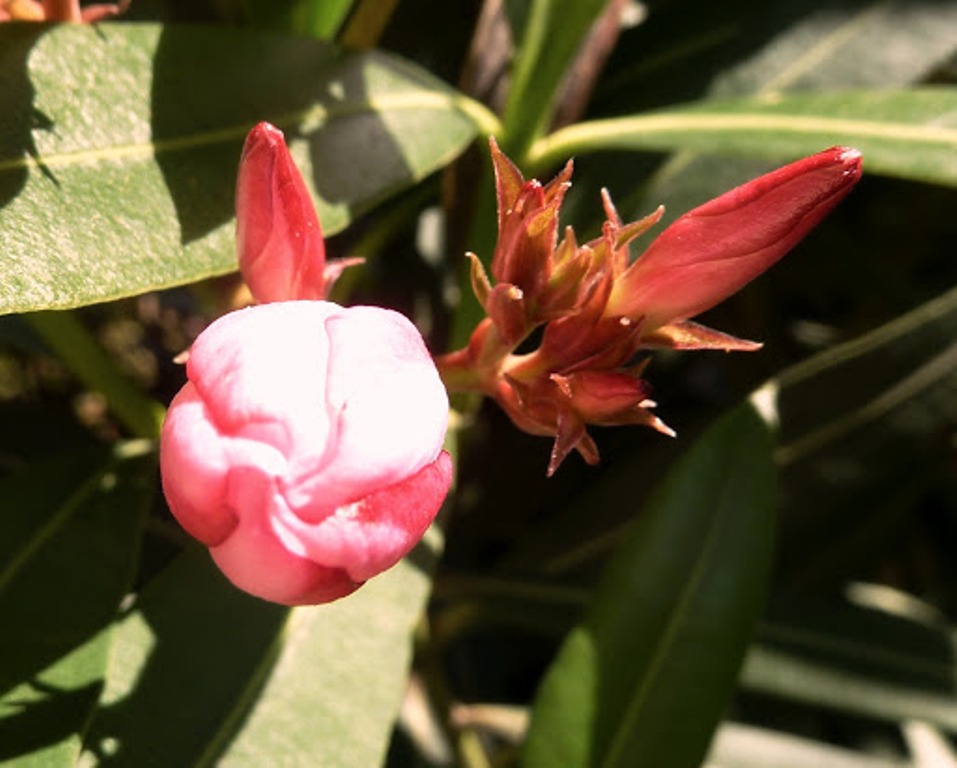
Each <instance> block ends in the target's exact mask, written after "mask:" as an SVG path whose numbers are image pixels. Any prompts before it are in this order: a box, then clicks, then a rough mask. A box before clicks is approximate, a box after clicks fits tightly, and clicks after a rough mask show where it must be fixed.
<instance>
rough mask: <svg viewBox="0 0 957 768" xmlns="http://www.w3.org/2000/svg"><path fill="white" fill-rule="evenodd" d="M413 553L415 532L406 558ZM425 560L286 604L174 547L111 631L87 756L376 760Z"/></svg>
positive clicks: (392, 711) (144, 760)
mask: <svg viewBox="0 0 957 768" xmlns="http://www.w3.org/2000/svg"><path fill="white" fill-rule="evenodd" d="M426 554H427V553H426V551H425V545H422V546H421V549H420V550H417V551H416V552H415V553H413V555H414V556H415V562H419V563H421V562H422V559H421V558H419V555H422V556H423V557H425V556H426ZM429 559H431V555H430V556H429ZM429 567H430V563H426V564H425V567H424V568H420V567H418V566H417V565H416V564H414V562H413V561H410V560H408V559H407V560H406V561H403V562H402V563H400V564H399V565H398V566H396V567H395V568H393V569H392V570H391V571H389V572H387V573H385V574H383V575H381V576H379V577H376V578H375V579H372V580H371V581H370V582H369V583H368V584H367V585H365V586H364V587H363V588H362V589H361V590H359V592H357V593H356V594H355V595H352V596H350V597H347V598H345V599H343V600H341V601H338V602H336V603H333V604H330V605H324V606H317V607H308V608H296V609H292V610H290V609H287V608H283V607H282V606H277V605H272V604H270V603H266V602H263V601H261V600H257V599H255V598H252V597H249V596H248V595H246V594H244V593H242V592H240V591H238V590H237V589H235V588H234V587H233V586H231V585H230V584H229V583H228V582H227V581H226V579H225V578H224V577H223V576H222V575H221V574H220V573H219V571H217V570H216V568H215V566H214V565H213V564H212V562H211V560H210V558H209V555H208V553H207V552H205V551H195V552H193V553H190V554H188V555H185V556H183V557H182V558H181V559H180V560H179V561H177V562H176V563H174V565H173V566H172V567H170V568H169V569H168V570H167V571H166V572H164V573H163V574H161V575H160V576H159V577H158V578H157V579H156V580H155V581H154V582H153V583H151V584H150V586H149V587H148V588H147V589H146V590H145V592H144V593H143V595H142V598H141V600H140V601H139V602H138V603H137V605H136V608H135V610H134V611H132V612H131V613H130V614H129V615H128V616H127V617H126V618H125V619H124V621H123V622H122V624H121V625H120V626H119V628H118V630H117V639H116V643H115V647H114V650H113V654H112V659H113V663H112V665H111V669H110V675H109V678H108V681H107V687H106V691H105V693H104V697H103V700H102V702H101V709H100V711H99V713H98V715H97V717H96V719H95V720H94V722H93V725H92V728H91V732H90V736H89V738H88V740H87V744H86V748H87V750H88V754H87V755H86V757H87V758H88V759H89V761H90V762H91V763H93V764H99V763H100V762H109V761H110V760H114V761H118V762H119V763H120V764H123V765H146V764H154V765H211V764H213V763H215V764H217V765H230V764H238V765H268V764H271V763H272V762H273V761H274V760H275V759H276V756H277V755H282V756H283V760H284V761H286V762H288V763H289V764H296V765H336V766H363V767H364V766H370V765H377V764H379V763H380V762H381V759H382V757H383V755H384V754H385V749H386V746H387V745H388V740H389V736H390V734H391V731H392V726H393V721H394V719H395V716H396V713H397V711H398V707H399V701H400V698H401V695H402V692H403V690H404V686H405V680H406V674H407V667H408V663H409V659H410V652H411V630H412V627H413V625H414V623H415V622H416V620H417V618H418V616H419V613H420V611H421V610H422V608H423V605H424V602H425V599H426V597H427V595H428V588H429V577H428V575H427V573H426V571H427V570H428V568H429Z"/></svg>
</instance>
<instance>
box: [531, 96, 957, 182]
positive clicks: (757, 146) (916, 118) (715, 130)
mask: <svg viewBox="0 0 957 768" xmlns="http://www.w3.org/2000/svg"><path fill="white" fill-rule="evenodd" d="M955 115H957V88H943V87H942V88H921V89H913V90H899V91H886V92H881V91H843V92H831V93H802V94H789V95H778V96H772V97H760V98H747V99H740V100H735V101H709V102H703V103H699V104H693V105H689V106H687V107H684V108H679V109H670V110H665V111H660V112H654V113H650V114H645V115H635V116H632V117H622V118H612V119H609V120H596V121H592V122H585V123H579V124H577V125H574V126H570V127H568V128H565V129H562V130H560V131H556V132H555V133H554V134H552V135H551V136H549V137H548V138H545V139H542V140H540V141H539V142H537V143H536V145H535V147H534V148H533V152H532V156H531V162H533V163H534V164H535V165H536V166H548V165H552V164H554V163H556V162H558V161H559V160H561V159H563V158H565V157H568V156H571V155H574V154H578V153H585V152H595V151H600V150H608V149H626V150H662V149H664V150H681V149H689V150H695V151H699V152H715V153H731V154H740V155H753V156H760V157H767V158H773V159H787V158H794V157H798V156H801V155H806V154H811V153H813V152H815V151H818V150H820V149H822V148H825V147H828V146H832V145H837V144H844V145H850V146H854V147H857V148H858V149H860V150H861V151H862V152H863V154H864V158H865V163H866V167H867V170H868V171H869V172H873V173H881V174H886V175H889V176H898V177H901V178H906V179H914V180H917V181H929V182H935V183H939V184H949V185H957V118H955Z"/></svg>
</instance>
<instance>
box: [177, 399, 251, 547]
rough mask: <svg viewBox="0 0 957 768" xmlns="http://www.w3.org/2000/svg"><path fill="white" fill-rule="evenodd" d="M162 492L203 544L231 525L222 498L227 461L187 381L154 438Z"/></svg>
mask: <svg viewBox="0 0 957 768" xmlns="http://www.w3.org/2000/svg"><path fill="white" fill-rule="evenodd" d="M160 470H161V475H162V480H163V492H164V494H165V495H166V500H167V502H168V503H169V507H170V511H171V512H172V513H173V515H174V516H175V517H176V519H177V520H178V521H179V523H180V525H182V526H183V528H185V529H186V531H187V533H189V534H190V535H191V536H194V537H195V538H197V539H199V540H200V541H201V542H203V543H204V544H206V545H207V546H212V545H215V544H219V543H220V542H222V541H223V540H224V539H225V538H226V537H227V536H228V535H229V534H230V533H231V532H232V531H233V529H234V528H235V527H236V524H237V522H238V519H237V516H236V514H235V512H233V510H232V509H231V508H230V507H229V505H228V503H227V500H226V479H227V475H228V472H229V464H228V457H227V454H226V451H225V448H224V445H223V440H222V437H221V435H220V434H219V432H218V431H217V429H216V426H215V425H214V423H213V420H212V419H211V418H210V415H209V411H208V410H207V409H206V406H205V404H204V403H203V401H202V399H201V398H200V397H199V393H198V392H197V390H196V387H194V386H193V385H192V384H191V383H187V384H186V385H185V386H184V387H183V388H182V389H181V390H180V391H179V394H177V395H176V397H175V398H173V402H172V403H170V407H169V409H168V410H167V412H166V419H165V420H164V422H163V432H162V437H161V440H160Z"/></svg>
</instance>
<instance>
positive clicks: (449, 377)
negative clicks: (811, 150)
mask: <svg viewBox="0 0 957 768" xmlns="http://www.w3.org/2000/svg"><path fill="white" fill-rule="evenodd" d="M491 154H492V164H493V167H494V169H495V181H496V192H497V197H498V243H497V245H496V247H495V250H494V252H493V254H492V257H491V264H490V267H491V269H490V271H491V277H490V276H489V274H488V273H487V272H486V270H485V267H484V266H483V264H482V262H481V261H480V260H479V259H478V257H477V256H475V255H474V254H469V257H470V259H471V262H472V264H471V267H472V272H471V278H472V288H473V291H474V293H475V296H476V298H477V299H478V301H479V303H480V304H481V305H482V308H483V309H484V310H485V313H486V315H487V316H486V317H485V318H484V319H483V320H481V321H480V322H479V323H478V325H477V326H476V328H475V330H474V331H473V332H472V335H471V337H470V338H469V342H468V344H467V345H466V346H465V347H463V348H461V349H458V350H456V351H454V352H450V353H449V354H446V355H443V356H442V357H440V358H439V359H438V360H437V361H436V362H437V364H438V366H439V370H440V372H441V374H442V377H443V379H444V380H445V382H446V385H447V386H448V387H449V389H450V390H461V391H472V392H481V393H482V394H485V395H487V396H489V397H492V398H494V399H495V400H496V401H497V402H498V404H499V405H500V406H501V407H502V408H503V409H504V410H505V412H506V413H507V414H508V415H509V418H511V420H512V422H513V423H514V424H515V425H516V426H517V427H519V428H520V429H522V430H524V431H526V432H530V433H531V434H535V435H551V436H553V437H554V439H555V441H554V443H553V447H552V455H551V460H550V462H549V465H548V474H552V473H553V472H555V470H556V469H557V468H558V466H559V465H560V464H561V462H562V461H564V459H565V457H566V456H567V455H568V454H569V453H570V452H571V451H572V450H577V451H578V452H579V453H580V454H581V455H582V457H583V458H584V459H585V460H586V461H587V462H588V463H590V464H594V463H596V462H597V461H598V448H597V447H596V445H595V443H594V441H593V440H592V439H591V437H590V436H589V434H588V432H587V431H586V426H587V425H590V424H595V425H623V424H640V425H645V426H649V427H651V428H653V429H656V430H658V431H659V432H662V433H664V434H667V435H674V434H675V433H674V431H673V430H671V429H670V428H669V427H668V426H667V425H665V424H664V422H662V421H661V419H659V418H658V417H657V416H655V415H654V414H653V413H652V409H653V408H654V407H655V405H656V403H655V401H654V400H652V399H651V386H650V385H649V384H648V382H647V381H645V380H644V379H642V378H640V376H641V375H642V374H643V372H644V369H645V367H646V366H647V363H648V360H649V358H647V357H645V358H644V359H642V360H640V361H636V360H635V357H636V355H638V354H639V353H641V352H642V351H643V350H650V349H656V348H661V347H668V348H672V349H682V350H692V349H722V350H725V351H753V350H756V349H759V348H760V347H761V345H760V344H758V343H756V342H752V341H747V340H744V339H738V338H735V337H733V336H730V335H728V334H726V333H722V332H720V331H716V330H714V329H712V328H707V327H705V326H703V325H700V324H698V323H695V322H693V321H692V320H691V318H693V317H695V316H697V315H699V314H701V313H702V312H704V311H706V310H708V309H710V308H711V307H713V306H715V305H716V304H718V303H720V302H722V301H724V300H725V299H726V298H728V297H729V296H731V295H732V294H734V293H735V292H737V291H738V290H740V289H741V288H742V287H744V285H746V284H747V283H748V282H750V281H751V280H753V279H754V278H755V277H757V276H758V275H760V274H761V273H762V272H764V271H765V270H767V269H769V268H770V267H771V266H772V265H774V264H775V263H776V262H777V261H778V260H779V259H781V258H782V257H783V256H784V255H785V254H786V253H787V252H788V251H790V250H791V248H793V247H794V246H795V245H796V244H797V243H798V242H799V241H800V240H801V239H802V238H803V237H804V236H805V235H806V234H807V233H808V232H809V231H810V230H811V229H812V228H813V227H814V226H816V225H817V224H818V223H819V222H820V221H821V220H822V219H823V218H824V217H825V216H827V214H828V213H829V212H830V211H831V210H832V209H833V208H834V206H835V205H837V204H838V203H839V202H840V201H841V200H842V199H843V198H844V197H845V196H846V195H847V194H848V193H849V192H850V191H851V189H852V188H853V187H854V185H855V184H856V183H857V182H858V180H859V179H860V177H861V155H860V153H859V152H858V151H857V150H855V149H849V148H846V147H833V148H831V149H828V150H825V151H823V152H819V153H817V154H815V155H811V156H810V157H806V158H804V159H802V160H798V161H797V162H794V163H791V164H790V165H786V166H784V167H782V168H779V169H777V170H775V171H772V172H771V173H768V174H765V175H764V176H761V177H759V178H757V179H754V180H752V181H749V182H747V183H746V184H743V185H741V186H740V187H737V188H735V189H732V190H730V191H729V192H726V193H724V194H723V195H720V196H719V197H717V198H715V199H714V200H711V201H710V202H707V203H705V204H704V205H701V206H699V207H698V208H696V209H694V210H692V211H690V212H689V213H686V214H684V215H683V216H681V217H679V218H678V219H677V220H676V221H675V222H674V223H673V224H671V225H670V226H669V227H667V228H666V229H665V230H664V232H662V233H661V234H660V235H659V236H658V237H657V238H656V239H655V240H654V241H653V242H652V243H651V245H649V246H648V248H647V249H646V250H645V252H644V253H643V254H641V255H640V256H639V257H638V258H637V259H636V260H635V261H633V262H632V261H631V260H630V254H629V245H630V243H631V242H632V241H634V240H635V239H636V238H637V237H638V236H640V235H642V234H643V233H644V232H646V231H647V230H648V229H650V228H651V227H652V226H654V225H655V224H656V223H657V222H658V220H659V219H660V218H661V215H662V212H663V209H662V208H660V207H659V208H658V209H657V210H656V211H654V212H652V213H651V214H649V215H648V216H645V217H644V218H643V219H640V220H638V221H635V222H632V223H630V224H624V223H623V222H622V221H621V219H620V217H619V216H618V213H617V211H616V210H615V206H614V204H613V203H612V201H611V196H610V195H609V194H608V192H607V191H604V190H603V191H602V203H603V205H604V209H605V216H606V219H605V223H604V225H603V227H602V232H601V236H600V237H598V238H596V239H595V240H592V241H591V242H588V243H585V244H583V245H580V244H579V243H578V242H577V240H576V238H575V233H574V232H573V231H572V229H571V227H567V228H566V229H565V231H564V233H563V237H562V239H561V240H559V225H558V216H559V208H560V207H561V203H562V199H563V198H564V196H565V193H566V192H567V190H568V187H569V185H570V178H571V173H572V165H571V163H569V164H568V165H566V166H565V168H564V170H562V171H561V172H560V173H559V174H558V176H556V177H555V178H554V179H553V180H552V181H550V182H549V183H547V184H544V185H543V184H541V183H540V182H539V181H537V180H535V179H531V180H529V181H526V180H525V178H524V177H523V176H522V174H521V172H520V171H519V170H518V168H516V167H515V165H514V164H513V163H512V162H511V161H510V160H509V159H508V158H507V157H505V155H504V154H502V152H501V151H500V150H499V148H498V146H497V145H496V143H495V141H494V140H492V141H491ZM537 329H542V330H541V341H540V342H539V343H538V345H537V346H536V347H535V348H534V349H532V350H531V351H526V352H523V353H518V351H517V350H518V349H519V347H520V346H521V345H523V344H525V345H526V346H527V343H528V340H529V338H530V336H531V335H532V333H533V332H534V331H536V330H537Z"/></svg>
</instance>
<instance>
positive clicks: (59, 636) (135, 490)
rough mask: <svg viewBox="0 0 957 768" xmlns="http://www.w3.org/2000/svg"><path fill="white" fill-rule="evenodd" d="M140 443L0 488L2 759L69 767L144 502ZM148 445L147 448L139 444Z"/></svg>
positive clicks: (93, 696) (146, 479)
mask: <svg viewBox="0 0 957 768" xmlns="http://www.w3.org/2000/svg"><path fill="white" fill-rule="evenodd" d="M141 445H142V444H141V443H130V444H127V445H126V446H123V447H121V448H120V449H119V453H120V456H118V457H117V459H113V458H110V457H108V456H107V455H106V454H105V452H95V451H85V452H83V453H80V454H76V455H72V456H69V457H64V458H59V459H55V460H51V461H50V462H48V463H46V464H43V465H37V466H35V467H32V468H30V469H29V470H26V471H24V472H23V473H22V474H20V475H17V476H15V477H12V478H9V479H7V480H5V481H4V482H3V484H2V487H0V498H2V499H3V504H4V514H3V515H2V516H0V563H3V567H2V569H0V615H2V616H3V632H2V633H0V658H2V659H3V664H2V665H0V761H3V760H7V759H13V758H14V757H17V758H19V760H18V761H17V764H18V765H29V764H32V761H34V760H35V761H37V764H42V765H70V766H72V765H74V764H75V759H76V757H77V755H78V754H79V749H80V739H81V734H82V731H83V728H84V726H85V724H86V722H87V720H88V719H89V716H90V713H91V711H92V710H93V708H94V706H95V704H96V700H97V697H98V694H99V690H100V686H101V685H102V682H103V678H104V675H105V669H106V661H107V653H108V651H109V640H110V637H109V632H108V630H103V628H104V627H109V626H110V624H111V622H112V621H113V619H114V617H115V615H116V611H117V609H118V607H119V604H120V601H121V599H122V597H123V596H124V595H125V594H126V592H127V591H128V590H129V588H130V582H131V580H132V577H133V569H134V565H135V562H136V560H137V556H138V552H139V539H140V536H141V534H142V529H143V523H144V519H145V515H146V512H147V509H148V506H149V504H150V502H151V501H152V498H153V492H154V486H153V479H154V473H155V460H154V456H153V455H152V453H151V452H147V453H145V454H144V453H143V450H142V448H141V447H140V446H141ZM146 447H147V449H148V446H146Z"/></svg>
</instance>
